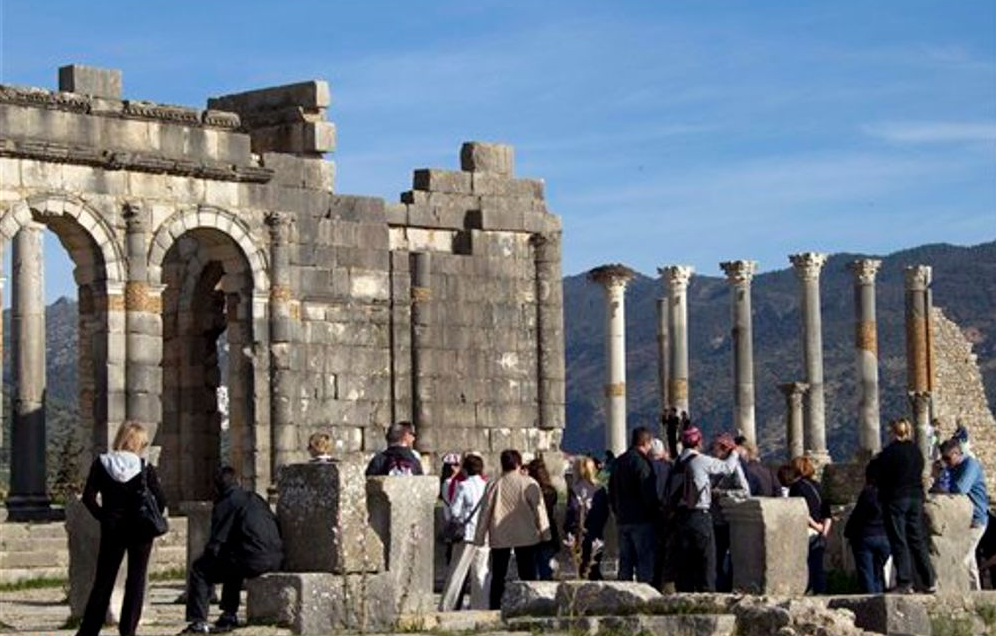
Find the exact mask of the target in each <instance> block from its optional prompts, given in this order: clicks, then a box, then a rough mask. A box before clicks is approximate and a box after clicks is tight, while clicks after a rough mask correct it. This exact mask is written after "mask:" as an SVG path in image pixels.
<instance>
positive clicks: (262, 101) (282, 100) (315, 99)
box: [207, 80, 332, 113]
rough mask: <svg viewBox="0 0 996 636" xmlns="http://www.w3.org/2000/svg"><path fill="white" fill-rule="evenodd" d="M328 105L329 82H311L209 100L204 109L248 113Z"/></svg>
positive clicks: (313, 108)
mask: <svg viewBox="0 0 996 636" xmlns="http://www.w3.org/2000/svg"><path fill="white" fill-rule="evenodd" d="M331 103H332V91H331V90H330V89H329V84H328V82H326V81H325V80H310V81H307V82H298V83H296V84H284V85H283V86H273V87H270V88H259V89H256V90H251V91H246V92H243V93H231V94H229V95H221V96H218V97H212V98H210V99H208V102H207V105H208V108H213V109H216V110H227V111H232V112H236V113H250V112H259V111H275V110H282V109H286V108H288V107H291V108H293V107H299V108H303V109H305V110H318V109H323V108H328V107H329V105H330V104H331Z"/></svg>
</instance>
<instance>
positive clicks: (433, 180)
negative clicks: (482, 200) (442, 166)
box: [412, 168, 472, 194]
mask: <svg viewBox="0 0 996 636" xmlns="http://www.w3.org/2000/svg"><path fill="white" fill-rule="evenodd" d="M412 188H414V189H415V190H421V191H426V192H453V193H456V194H471V192H472V186H471V178H470V173H468V172H456V171H452V170H433V169H431V168H423V169H421V170H416V171H415V173H414V176H413V177H412Z"/></svg>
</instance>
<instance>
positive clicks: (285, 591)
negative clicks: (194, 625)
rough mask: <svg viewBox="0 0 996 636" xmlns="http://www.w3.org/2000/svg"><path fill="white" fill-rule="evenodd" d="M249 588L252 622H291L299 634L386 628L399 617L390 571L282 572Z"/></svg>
mask: <svg viewBox="0 0 996 636" xmlns="http://www.w3.org/2000/svg"><path fill="white" fill-rule="evenodd" d="M246 591H247V592H248V597H247V599H246V614H247V617H248V619H249V621H250V622H254V623H265V624H271V625H277V626H280V627H285V628H288V629H290V630H291V631H292V632H293V633H295V634H334V633H339V632H341V631H342V630H347V629H348V630H359V631H361V632H366V631H374V632H380V631H387V630H389V629H391V628H392V627H394V625H395V623H396V621H397V612H396V611H395V605H394V600H395V596H394V590H393V587H392V584H391V578H390V576H389V575H388V574H387V573H380V574H367V575H357V574H354V575H338V574H330V573H325V572H314V573H295V574H292V573H287V572H279V573H273V574H264V575H263V576H261V577H258V578H255V579H251V580H249V581H247V582H246Z"/></svg>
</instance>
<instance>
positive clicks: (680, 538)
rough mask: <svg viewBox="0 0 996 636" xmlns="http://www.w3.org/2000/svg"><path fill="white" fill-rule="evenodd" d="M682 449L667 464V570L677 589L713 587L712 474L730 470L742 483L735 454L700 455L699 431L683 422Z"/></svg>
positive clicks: (714, 562) (741, 471)
mask: <svg viewBox="0 0 996 636" xmlns="http://www.w3.org/2000/svg"><path fill="white" fill-rule="evenodd" d="M681 443H682V446H683V447H684V450H682V452H681V456H680V457H679V458H678V461H677V462H675V465H674V468H673V469H672V470H671V477H670V480H669V483H668V487H667V496H668V499H667V502H666V504H665V515H666V516H667V518H668V519H669V521H670V523H671V524H672V525H673V529H672V533H673V534H672V537H671V542H670V546H671V549H670V553H671V555H670V558H669V559H668V560H669V563H670V570H671V573H672V574H673V576H674V579H675V588H676V589H677V591H679V592H714V591H715V590H716V543H715V537H714V535H713V521H712V514H711V513H710V508H711V506H712V478H713V477H714V476H730V475H736V476H737V478H738V479H739V481H740V483H741V484H746V483H747V479H746V477H744V474H743V470H742V469H741V468H740V458H739V456H738V455H737V454H736V453H729V455H728V456H727V457H726V459H724V460H721V459H716V458H715V457H709V456H708V455H704V454H703V453H702V452H701V451H702V432H701V431H700V430H699V429H698V427H696V426H689V427H688V428H687V429H685V430H684V431H683V432H682V434H681Z"/></svg>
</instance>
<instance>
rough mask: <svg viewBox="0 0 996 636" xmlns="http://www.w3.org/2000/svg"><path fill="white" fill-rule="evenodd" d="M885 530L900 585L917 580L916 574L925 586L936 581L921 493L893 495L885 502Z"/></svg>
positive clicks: (883, 511) (897, 581)
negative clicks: (917, 494) (895, 496)
mask: <svg viewBox="0 0 996 636" xmlns="http://www.w3.org/2000/svg"><path fill="white" fill-rule="evenodd" d="M883 508H884V509H883V510H882V513H883V515H882V516H883V517H884V521H885V533H886V534H887V535H888V536H889V547H890V548H891V550H892V562H893V564H894V565H895V566H896V586H897V587H904V586H907V585H912V584H913V574H914V571H915V573H916V576H917V579H918V581H919V583H920V585H921V586H923V587H924V588H929V587H933V585H934V568H933V566H932V565H931V564H930V554H929V552H928V550H929V549H930V545H929V539H928V538H927V530H926V526H925V525H924V520H923V500H922V499H920V498H917V497H901V498H899V499H893V500H891V501H889V502H888V503H886V504H885V506H883Z"/></svg>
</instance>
